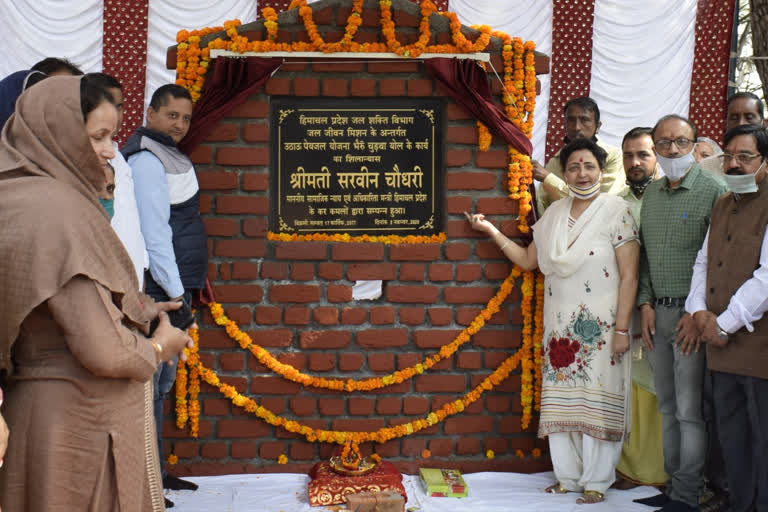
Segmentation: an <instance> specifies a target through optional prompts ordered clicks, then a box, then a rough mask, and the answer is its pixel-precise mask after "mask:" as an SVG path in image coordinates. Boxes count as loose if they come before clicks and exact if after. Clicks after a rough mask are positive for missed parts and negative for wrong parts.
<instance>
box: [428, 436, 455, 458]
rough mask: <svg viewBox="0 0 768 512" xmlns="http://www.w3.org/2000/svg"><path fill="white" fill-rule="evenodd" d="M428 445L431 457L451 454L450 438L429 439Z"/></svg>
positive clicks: (451, 441) (451, 444)
mask: <svg viewBox="0 0 768 512" xmlns="http://www.w3.org/2000/svg"><path fill="white" fill-rule="evenodd" d="M428 446H429V451H430V452H431V453H432V456H433V457H448V456H450V455H452V454H453V440H451V439H430V440H429V445H428Z"/></svg>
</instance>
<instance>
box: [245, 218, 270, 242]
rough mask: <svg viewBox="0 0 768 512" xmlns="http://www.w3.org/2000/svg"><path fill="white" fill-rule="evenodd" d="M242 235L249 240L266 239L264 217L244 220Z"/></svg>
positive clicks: (265, 220) (265, 221)
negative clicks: (249, 238)
mask: <svg viewBox="0 0 768 512" xmlns="http://www.w3.org/2000/svg"><path fill="white" fill-rule="evenodd" d="M243 234H244V235H245V236H248V237H251V238H266V237H267V219H266V217H257V218H249V219H244V220H243Z"/></svg>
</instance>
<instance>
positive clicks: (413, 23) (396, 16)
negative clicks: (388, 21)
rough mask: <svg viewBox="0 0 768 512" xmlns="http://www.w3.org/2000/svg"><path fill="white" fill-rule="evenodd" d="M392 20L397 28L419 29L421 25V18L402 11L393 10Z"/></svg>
mask: <svg viewBox="0 0 768 512" xmlns="http://www.w3.org/2000/svg"><path fill="white" fill-rule="evenodd" d="M392 11H393V12H392V20H393V21H394V22H395V26H396V27H418V26H419V24H420V23H421V17H420V16H416V15H414V14H410V13H408V12H406V11H404V10H402V9H393V10H392Z"/></svg>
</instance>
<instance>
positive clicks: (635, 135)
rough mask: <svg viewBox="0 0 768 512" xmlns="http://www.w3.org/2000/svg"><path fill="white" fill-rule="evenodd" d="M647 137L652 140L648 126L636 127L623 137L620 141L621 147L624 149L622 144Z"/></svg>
mask: <svg viewBox="0 0 768 512" xmlns="http://www.w3.org/2000/svg"><path fill="white" fill-rule="evenodd" d="M645 135H647V136H648V137H650V138H651V140H653V130H652V129H651V127H650V126H636V127H634V128H632V129H631V130H629V131H628V132H627V133H626V134H625V135H624V138H623V139H621V147H622V148H623V147H624V143H625V142H627V141H628V140H631V139H639V138H640V137H643V136H645Z"/></svg>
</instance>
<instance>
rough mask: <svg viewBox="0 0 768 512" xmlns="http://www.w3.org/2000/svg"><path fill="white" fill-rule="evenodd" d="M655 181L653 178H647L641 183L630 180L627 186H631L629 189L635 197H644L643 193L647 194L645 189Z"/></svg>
mask: <svg viewBox="0 0 768 512" xmlns="http://www.w3.org/2000/svg"><path fill="white" fill-rule="evenodd" d="M652 181H653V176H652V175H651V176H648V177H646V178H645V179H644V180H643V181H641V182H640V183H633V182H631V181H629V180H627V185H629V188H630V189H631V190H632V193H633V194H635V197H642V195H643V192H645V188H646V187H647V186H648V185H649V184H650V183H651V182H652Z"/></svg>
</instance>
